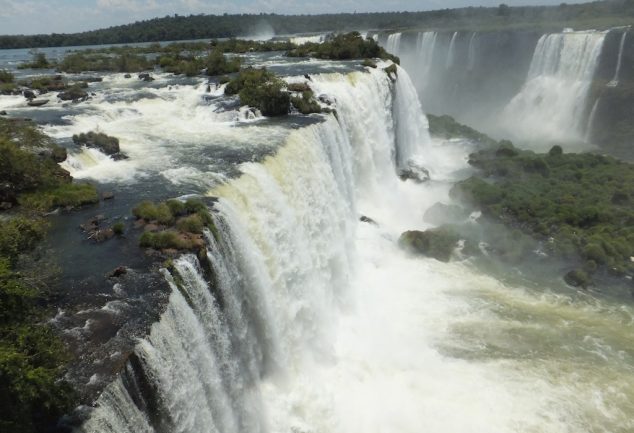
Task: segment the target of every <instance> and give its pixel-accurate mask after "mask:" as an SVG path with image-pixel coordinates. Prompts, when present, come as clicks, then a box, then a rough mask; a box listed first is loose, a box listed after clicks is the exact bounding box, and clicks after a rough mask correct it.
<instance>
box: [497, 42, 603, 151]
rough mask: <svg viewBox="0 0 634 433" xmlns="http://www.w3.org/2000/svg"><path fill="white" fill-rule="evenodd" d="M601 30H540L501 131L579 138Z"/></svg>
mask: <svg viewBox="0 0 634 433" xmlns="http://www.w3.org/2000/svg"><path fill="white" fill-rule="evenodd" d="M605 36H606V32H594V31H587V32H565V33H558V34H548V35H543V36H542V37H541V38H540V39H539V42H538V43H537V47H536V48H535V52H534V55H533V59H532V62H531V65H530V70H529V73H528V77H527V80H526V83H525V84H524V86H523V87H522V89H521V90H520V92H519V93H518V94H517V95H516V96H515V97H514V98H513V99H512V100H511V102H510V103H509V104H508V105H507V106H506V108H505V109H504V111H503V113H502V122H501V123H503V128H504V129H505V132H506V133H507V134H509V135H511V136H512V137H518V136H519V137H529V138H531V139H534V140H538V141H539V140H542V141H549V140H550V141H553V140H554V141H572V140H581V139H582V138H583V137H582V134H583V132H584V131H585V128H583V125H584V124H585V121H586V119H587V117H586V113H587V112H586V100H587V96H588V92H589V90H590V86H591V84H592V79H593V77H594V73H595V70H596V67H597V64H598V59H599V56H600V54H601V50H602V48H603V42H604V40H605Z"/></svg>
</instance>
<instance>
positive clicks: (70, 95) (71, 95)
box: [57, 85, 88, 102]
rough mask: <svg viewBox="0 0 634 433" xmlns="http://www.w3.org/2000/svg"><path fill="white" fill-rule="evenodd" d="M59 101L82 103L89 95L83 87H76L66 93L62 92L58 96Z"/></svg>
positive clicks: (70, 88)
mask: <svg viewBox="0 0 634 433" xmlns="http://www.w3.org/2000/svg"><path fill="white" fill-rule="evenodd" d="M57 97H58V98H59V99H61V100H62V101H73V102H76V101H81V100H85V99H86V98H88V93H86V91H85V90H84V89H82V88H81V86H78V85H74V86H71V87H69V88H68V89H67V90H66V91H64V92H61V93H59V94H58V95H57Z"/></svg>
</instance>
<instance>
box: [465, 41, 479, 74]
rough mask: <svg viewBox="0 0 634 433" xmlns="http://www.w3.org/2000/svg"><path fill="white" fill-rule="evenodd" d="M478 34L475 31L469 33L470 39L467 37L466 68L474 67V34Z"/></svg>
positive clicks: (470, 69)
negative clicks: (467, 53)
mask: <svg viewBox="0 0 634 433" xmlns="http://www.w3.org/2000/svg"><path fill="white" fill-rule="evenodd" d="M477 35H478V34H477V33H476V32H473V34H472V35H471V39H469V55H468V58H467V70H469V71H472V70H473V68H474V67H475V62H476V44H475V42H476V36H477Z"/></svg>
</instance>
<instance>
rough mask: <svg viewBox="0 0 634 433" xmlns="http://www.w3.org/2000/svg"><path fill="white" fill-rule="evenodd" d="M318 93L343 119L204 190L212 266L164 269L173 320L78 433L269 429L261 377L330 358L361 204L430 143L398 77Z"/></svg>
mask: <svg viewBox="0 0 634 433" xmlns="http://www.w3.org/2000/svg"><path fill="white" fill-rule="evenodd" d="M311 85H312V86H313V87H314V89H315V91H318V92H319V93H327V94H328V95H332V96H333V97H334V98H335V99H336V104H337V114H338V115H337V118H335V116H334V115H330V116H328V117H327V118H326V119H325V120H324V121H323V122H321V123H318V124H314V125H311V126H306V127H304V128H301V129H298V130H294V131H292V132H290V133H289V136H288V138H287V140H286V143H285V145H283V146H282V147H281V148H280V149H279V150H278V151H277V153H276V155H274V156H270V157H268V158H266V159H265V160H264V161H263V162H261V163H245V164H243V165H242V166H241V170H242V172H243V174H242V176H240V177H238V178H236V179H233V180H231V181H229V182H228V183H226V184H224V185H222V186H220V187H218V188H216V189H214V190H212V191H211V192H210V194H213V195H214V196H217V197H218V198H219V201H218V203H217V204H216V206H215V211H216V213H215V214H214V220H215V226H216V229H215V230H214V233H212V232H210V231H207V232H206V234H205V235H206V240H207V254H206V257H205V256H204V255H202V256H201V255H200V254H199V255H198V257H197V256H194V255H191V254H190V255H184V256H181V257H180V258H179V259H177V260H175V261H174V263H173V269H172V272H171V273H168V272H167V271H164V272H165V277H166V279H167V281H168V282H169V283H170V285H171V287H172V292H171V296H170V299H169V303H168V306H167V309H166V311H165V312H164V314H163V315H162V317H161V319H160V321H159V322H158V323H155V324H154V325H153V326H152V329H151V332H150V334H149V335H148V336H147V337H146V338H144V339H141V340H140V341H139V343H138V345H137V347H136V349H135V352H134V354H133V355H132V358H131V360H132V361H134V362H133V364H134V366H132V364H131V363H132V361H130V362H129V363H128V366H127V367H126V370H125V371H124V372H122V373H121V375H120V377H119V378H118V379H117V380H116V381H115V382H114V383H112V384H111V385H110V386H109V387H108V388H107V389H106V390H105V392H104V393H103V394H102V395H101V397H100V398H99V400H98V401H97V407H96V409H95V410H94V411H93V412H92V414H91V417H90V419H89V420H88V421H87V422H86V423H85V424H84V426H83V428H82V430H83V431H84V432H88V433H168V432H169V433H201V432H213V433H242V432H249V433H257V432H263V431H267V429H266V419H265V416H264V414H263V411H262V408H261V405H262V398H261V395H260V388H259V386H260V380H261V378H263V377H267V376H276V375H280V376H284V375H285V374H287V373H288V370H289V369H291V368H292V366H293V365H296V364H297V363H298V362H299V361H298V360H310V359H320V358H323V357H324V356H327V354H328V353H329V345H330V338H331V327H332V326H334V322H335V313H336V311H337V309H338V307H339V306H340V304H342V303H343V302H344V299H345V297H346V289H347V287H348V285H349V283H348V281H349V278H350V275H351V273H352V272H353V270H354V258H355V250H354V245H355V243H354V241H353V237H354V235H355V228H356V221H357V218H358V215H357V211H356V202H357V198H358V196H360V195H363V194H364V192H368V191H371V190H373V189H374V188H376V187H378V186H379V185H380V186H381V187H385V186H386V184H387V185H389V184H390V182H397V178H396V176H395V169H396V166H395V162H398V161H405V160H406V159H407V158H415V159H418V160H420V159H421V158H422V157H423V152H424V151H425V150H426V145H427V144H428V141H429V134H428V131H427V126H426V125H427V121H426V118H425V116H424V114H423V113H422V111H421V108H420V104H419V103H418V101H417V99H416V95H415V92H414V91H413V85H412V83H411V80H409V77H408V76H407V73H406V72H405V71H404V70H402V69H400V68H399V70H398V78H397V80H396V83H393V82H392V81H391V79H390V77H389V76H388V75H387V74H386V73H385V72H383V71H382V70H381V69H377V70H372V71H370V72H366V73H361V72H357V73H353V74H351V75H341V74H328V75H314V76H313V83H312V84H311ZM401 116H405V117H404V118H401ZM406 126H407V127H408V128H409V129H410V130H409V131H406V130H405V127H406Z"/></svg>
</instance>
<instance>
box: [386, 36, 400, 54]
mask: <svg viewBox="0 0 634 433" xmlns="http://www.w3.org/2000/svg"><path fill="white" fill-rule="evenodd" d="M402 36H403V34H402V33H393V34H391V35H389V36H388V37H387V47H386V49H387V52H388V53H391V54H394V55H395V56H398V53H399V49H400V47H401V37H402Z"/></svg>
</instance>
